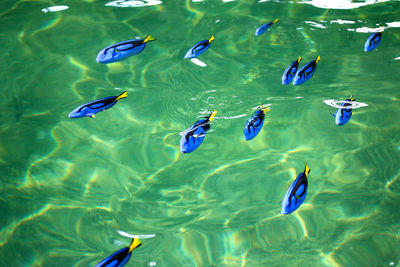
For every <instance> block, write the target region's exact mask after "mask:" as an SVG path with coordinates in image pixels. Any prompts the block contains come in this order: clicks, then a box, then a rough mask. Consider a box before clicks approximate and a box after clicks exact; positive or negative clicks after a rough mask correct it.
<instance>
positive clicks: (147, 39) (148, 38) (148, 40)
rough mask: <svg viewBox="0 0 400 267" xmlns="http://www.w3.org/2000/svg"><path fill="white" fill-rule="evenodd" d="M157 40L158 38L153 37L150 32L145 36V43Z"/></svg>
mask: <svg viewBox="0 0 400 267" xmlns="http://www.w3.org/2000/svg"><path fill="white" fill-rule="evenodd" d="M155 40H157V39H156V38H153V37H151V35H150V34H149V35H147V36H146V38H144V40H143V43H147V42H150V41H155Z"/></svg>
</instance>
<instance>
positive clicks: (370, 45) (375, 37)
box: [364, 26, 383, 52]
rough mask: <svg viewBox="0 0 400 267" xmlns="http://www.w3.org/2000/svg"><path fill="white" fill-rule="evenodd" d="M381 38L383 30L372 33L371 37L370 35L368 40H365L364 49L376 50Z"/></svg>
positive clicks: (366, 50)
mask: <svg viewBox="0 0 400 267" xmlns="http://www.w3.org/2000/svg"><path fill="white" fill-rule="evenodd" d="M382 29H383V26H382ZM381 40H382V31H379V32H374V33H373V34H371V36H370V37H368V39H367V41H366V42H365V45H364V51H365V52H369V51H371V50H374V49H375V48H376V47H377V46H378V45H379V43H380V42H381Z"/></svg>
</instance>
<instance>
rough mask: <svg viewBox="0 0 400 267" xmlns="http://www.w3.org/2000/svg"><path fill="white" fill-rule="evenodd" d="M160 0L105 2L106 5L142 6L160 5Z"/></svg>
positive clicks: (117, 0)
mask: <svg viewBox="0 0 400 267" xmlns="http://www.w3.org/2000/svg"><path fill="white" fill-rule="evenodd" d="M161 4H162V1H159V0H143V1H125V0H116V1H111V2H108V3H107V4H105V5H106V6H114V7H143V6H154V5H161Z"/></svg>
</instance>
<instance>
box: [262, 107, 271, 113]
mask: <svg viewBox="0 0 400 267" xmlns="http://www.w3.org/2000/svg"><path fill="white" fill-rule="evenodd" d="M261 110H262V111H263V112H264V114H265V113H267V112H268V111H271V109H270V108H269V107H268V106H261Z"/></svg>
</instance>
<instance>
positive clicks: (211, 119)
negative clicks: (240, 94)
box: [208, 110, 217, 121]
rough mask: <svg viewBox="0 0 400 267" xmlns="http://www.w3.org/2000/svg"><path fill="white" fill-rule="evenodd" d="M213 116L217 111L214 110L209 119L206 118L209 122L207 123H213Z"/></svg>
mask: <svg viewBox="0 0 400 267" xmlns="http://www.w3.org/2000/svg"><path fill="white" fill-rule="evenodd" d="M215 114H217V111H216V110H214V111H213V112H212V113H211V115H210V117H208V120H209V121H213V120H214V117H215Z"/></svg>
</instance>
